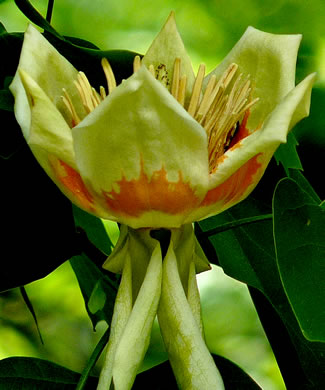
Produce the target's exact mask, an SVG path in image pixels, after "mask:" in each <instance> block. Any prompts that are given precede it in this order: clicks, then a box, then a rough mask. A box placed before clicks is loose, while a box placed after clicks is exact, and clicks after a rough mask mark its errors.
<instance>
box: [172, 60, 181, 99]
mask: <svg viewBox="0 0 325 390" xmlns="http://www.w3.org/2000/svg"><path fill="white" fill-rule="evenodd" d="M180 69H181V59H180V58H176V60H175V62H174V71H173V81H172V89H171V94H172V95H173V96H174V98H175V99H177V98H178V90H179V84H180V81H179V77H180Z"/></svg>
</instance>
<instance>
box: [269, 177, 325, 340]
mask: <svg viewBox="0 0 325 390" xmlns="http://www.w3.org/2000/svg"><path fill="white" fill-rule="evenodd" d="M273 208H274V238H275V244H276V255H277V262H278V267H279V270H280V275H281V279H282V282H283V285H284V289H285V292H286V294H287V297H288V299H289V302H290V304H291V306H292V308H293V311H294V313H295V315H296V317H297V319H298V322H299V324H300V327H301V329H302V331H303V333H304V335H305V337H306V338H307V339H309V340H311V341H323V342H325V311H324V308H325V289H324V280H325V209H324V208H322V207H321V206H320V205H319V204H318V203H317V202H316V201H315V200H314V199H313V198H312V197H311V196H310V195H309V194H307V193H306V192H305V191H303V190H302V189H301V188H300V187H299V186H298V184H297V183H296V182H295V181H293V180H292V179H283V180H282V181H280V183H279V184H278V186H277V188H276V191H275V194H274V201H273Z"/></svg>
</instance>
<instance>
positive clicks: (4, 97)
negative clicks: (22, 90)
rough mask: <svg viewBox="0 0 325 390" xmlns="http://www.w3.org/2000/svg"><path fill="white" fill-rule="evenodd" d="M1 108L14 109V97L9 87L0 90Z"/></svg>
mask: <svg viewBox="0 0 325 390" xmlns="http://www.w3.org/2000/svg"><path fill="white" fill-rule="evenodd" d="M0 110H6V111H13V110H14V97H13V96H12V94H11V92H10V91H9V90H8V89H1V90H0Z"/></svg>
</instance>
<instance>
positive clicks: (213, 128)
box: [62, 56, 259, 172]
mask: <svg viewBox="0 0 325 390" xmlns="http://www.w3.org/2000/svg"><path fill="white" fill-rule="evenodd" d="M102 67H103V70H104V73H105V76H106V80H107V86H108V92H109V93H112V91H113V90H114V89H115V88H116V80H115V77H114V73H113V70H112V68H111V66H110V64H109V62H108V61H107V59H106V58H103V59H102ZM140 67H141V59H140V56H135V57H134V61H133V72H137V71H138V70H139V69H140ZM148 70H149V72H150V73H151V74H152V76H153V77H155V78H156V79H157V80H158V81H160V82H161V83H162V84H163V85H164V86H165V87H166V88H168V90H170V93H171V94H172V96H173V97H174V98H175V99H176V100H177V101H178V102H179V103H180V104H181V105H182V106H183V107H184V104H185V100H186V87H187V76H186V75H182V74H181V59H180V58H176V59H175V62H174V67H173V78H172V80H171V85H170V79H169V75H168V69H167V68H166V65H164V64H159V65H158V66H154V65H152V64H151V65H149V66H148ZM237 70H238V65H237V64H230V65H229V66H228V68H227V69H226V70H225V72H224V73H223V74H222V76H221V77H220V79H219V80H218V81H217V79H216V76H215V75H212V76H211V77H210V78H209V81H208V83H207V85H206V87H205V88H204V87H203V80H204V75H205V65H204V64H201V65H200V67H199V70H198V73H197V76H196V78H195V81H194V85H193V89H192V93H191V96H190V97H189V104H188V107H187V111H188V113H189V114H190V115H191V116H192V117H193V118H195V120H196V121H197V122H198V123H200V124H201V126H202V127H203V128H204V129H205V131H206V134H207V139H208V156H209V166H210V171H211V172H212V171H213V170H215V168H216V164H217V161H218V159H219V157H220V156H222V154H224V153H225V151H226V150H227V149H228V148H229V145H231V140H232V138H233V137H234V136H235V133H236V131H237V129H238V128H240V121H241V120H242V118H243V116H244V115H245V113H247V111H248V110H249V109H250V108H251V107H252V106H253V105H255V104H256V103H257V102H258V100H259V99H258V98H255V99H252V98H251V93H252V87H251V81H250V79H249V76H248V77H246V79H245V80H242V76H243V75H242V74H239V75H238V74H237ZM74 83H75V86H76V88H77V89H78V92H79V95H80V99H81V101H82V103H83V105H84V107H85V109H86V111H87V112H88V113H89V112H91V111H93V110H94V109H95V108H96V107H97V106H98V105H99V104H100V103H101V102H102V101H103V100H104V99H105V98H106V95H107V94H106V91H105V88H104V87H100V89H99V91H100V92H99V93H98V92H97V91H96V90H95V89H94V88H92V87H91V85H90V83H89V81H88V79H87V77H86V75H85V74H84V73H83V72H79V74H78V77H77V80H76V81H75V82H74ZM203 89H204V90H203ZM62 99H63V102H64V104H65V106H66V107H67V109H68V111H69V112H70V114H71V117H72V123H73V125H76V124H78V123H79V122H80V118H79V116H78V114H77V112H76V109H75V108H74V106H73V103H72V100H71V98H70V96H69V95H68V93H67V92H66V91H65V90H63V96H62Z"/></svg>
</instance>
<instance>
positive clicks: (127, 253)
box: [98, 224, 223, 390]
mask: <svg viewBox="0 0 325 390" xmlns="http://www.w3.org/2000/svg"><path fill="white" fill-rule="evenodd" d="M155 236H156V237H157V235H155ZM198 245H199V244H198V242H197V241H196V238H195V235H194V231H193V227H192V225H191V224H190V225H185V226H183V227H182V228H181V229H173V230H172V231H171V235H170V239H168V242H166V239H161V240H160V241H158V240H157V239H155V238H153V237H152V235H151V231H150V229H143V230H133V229H130V228H127V227H126V226H122V229H121V236H120V239H119V241H118V243H117V245H116V247H115V249H114V250H113V252H112V254H111V255H110V256H109V258H108V259H107V261H106V262H105V264H104V268H106V269H108V270H109V271H113V272H121V273H122V280H121V284H120V287H119V291H118V294H117V298H116V302H115V307H114V315H113V319H112V324H111V336H110V340H109V343H108V346H107V352H106V358H105V362H104V366H103V369H102V373H101V376H100V380H99V384H98V390H104V389H108V388H109V387H110V385H111V383H114V387H115V389H116V390H127V389H131V387H132V384H133V381H134V379H135V376H136V374H137V370H138V369H139V367H140V365H141V362H142V359H143V357H144V355H145V352H146V351H147V348H148V346H149V341H150V334H151V328H152V324H153V321H154V318H155V317H156V315H158V321H159V325H160V329H161V333H162V337H163V340H164V343H165V346H166V350H167V352H168V356H169V359H170V363H171V365H172V368H173V371H174V374H175V377H176V380H177V382H178V384H179V387H180V388H182V389H202V390H204V389H207V390H208V389H211V388H213V389H223V382H222V379H221V376H220V373H219V371H218V369H217V367H216V366H215V364H214V361H213V359H212V357H211V355H210V352H209V350H208V348H207V346H206V344H205V341H204V334H203V326H202V319H201V306H200V297H199V291H198V287H197V283H196V273H197V272H201V271H203V270H207V269H209V263H208V261H207V260H206V259H205V258H204V256H203V257H202V252H201V251H200V250H199V246H198ZM166 246H167V248H168V249H167V252H166V253H165V256H164V257H163V256H162V250H161V248H162V247H166ZM164 252H165V251H164Z"/></svg>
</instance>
